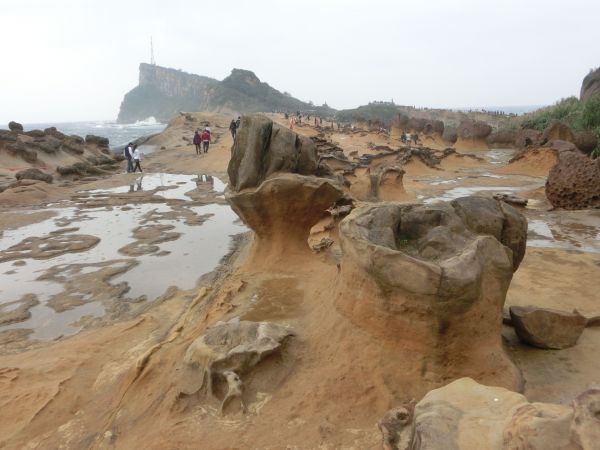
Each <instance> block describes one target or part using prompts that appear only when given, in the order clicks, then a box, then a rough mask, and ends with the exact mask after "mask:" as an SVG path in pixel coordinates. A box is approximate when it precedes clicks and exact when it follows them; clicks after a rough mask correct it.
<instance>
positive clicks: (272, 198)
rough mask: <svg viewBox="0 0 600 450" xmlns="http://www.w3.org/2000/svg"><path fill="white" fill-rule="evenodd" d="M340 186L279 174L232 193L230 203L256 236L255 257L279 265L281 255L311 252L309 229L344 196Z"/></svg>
mask: <svg viewBox="0 0 600 450" xmlns="http://www.w3.org/2000/svg"><path fill="white" fill-rule="evenodd" d="M343 195H344V194H343V192H342V190H341V188H340V187H338V186H336V185H334V184H333V183H332V182H331V181H329V180H327V179H325V178H317V177H310V176H303V175H297V174H291V173H287V174H280V175H278V176H275V177H273V178H270V179H268V180H266V181H264V182H263V183H261V185H260V186H259V187H258V188H257V189H245V190H244V191H242V192H238V193H229V194H228V195H227V200H228V201H229V203H230V204H231V207H232V209H233V210H234V211H235V212H236V214H237V215H238V216H240V218H241V219H242V220H243V221H244V223H245V224H246V225H248V226H249V227H250V228H252V230H253V231H254V232H255V233H256V238H255V243H254V247H253V255H254V256H255V257H256V258H258V259H260V260H261V261H263V262H265V263H266V262H268V261H269V260H271V261H272V262H273V263H275V262H276V260H277V258H278V257H279V256H281V255H286V254H287V255H288V256H289V255H291V254H292V253H293V252H304V251H309V250H310V249H309V247H308V244H307V240H308V237H309V235H310V229H311V227H312V226H313V225H315V224H316V223H317V222H318V221H319V219H320V218H321V217H323V215H324V214H325V213H326V210H327V209H328V208H329V207H330V206H332V205H333V204H334V203H335V202H336V201H337V200H339V199H340V198H342V197H343Z"/></svg>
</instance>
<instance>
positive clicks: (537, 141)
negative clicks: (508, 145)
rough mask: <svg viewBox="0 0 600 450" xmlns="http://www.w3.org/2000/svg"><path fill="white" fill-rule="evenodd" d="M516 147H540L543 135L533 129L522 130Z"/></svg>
mask: <svg viewBox="0 0 600 450" xmlns="http://www.w3.org/2000/svg"><path fill="white" fill-rule="evenodd" d="M515 145H516V146H517V147H529V146H530V145H533V146H540V145H542V133H541V131H538V130H533V129H531V128H524V129H521V130H519V132H518V133H517V137H516V139H515Z"/></svg>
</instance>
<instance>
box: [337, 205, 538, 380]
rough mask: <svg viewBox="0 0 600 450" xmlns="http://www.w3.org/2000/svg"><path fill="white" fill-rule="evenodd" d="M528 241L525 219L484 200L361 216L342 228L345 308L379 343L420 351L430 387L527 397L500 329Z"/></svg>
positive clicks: (379, 208)
mask: <svg viewBox="0 0 600 450" xmlns="http://www.w3.org/2000/svg"><path fill="white" fill-rule="evenodd" d="M526 234H527V222H526V220H525V218H524V217H523V216H522V215H521V214H520V213H519V212H518V211H517V210H515V209H514V208H512V207H511V206H509V205H507V204H505V203H502V202H498V201H496V200H493V199H488V198H483V197H465V198H461V199H457V200H454V201H452V202H450V203H438V204H432V205H402V204H397V203H384V204H377V205H371V206H365V207H362V208H359V209H356V210H354V211H353V212H352V213H351V214H350V215H349V216H348V217H347V218H346V219H344V220H343V221H342V222H341V224H340V240H341V246H342V251H343V257H342V263H341V274H340V280H339V283H338V287H337V292H336V307H337V308H338V310H339V311H340V312H342V313H343V314H344V315H345V316H346V317H347V318H348V319H350V320H351V321H352V322H353V323H354V324H355V325H356V326H358V327H360V328H363V329H364V330H366V331H367V332H369V333H371V334H372V335H375V336H380V337H383V338H385V339H386V340H391V341H395V342H397V344H398V345H401V346H410V348H411V349H413V350H414V352H415V354H419V355H422V357H423V360H424V366H426V367H427V369H426V370H427V371H428V372H430V374H431V375H430V377H434V378H435V379H437V380H440V381H441V380H447V379H451V378H456V377H460V376H467V375H468V376H473V377H475V378H476V379H478V380H481V381H486V382H490V383H494V384H496V385H502V386H507V387H510V388H513V389H518V388H519V386H520V382H521V380H520V375H519V373H518V371H517V370H516V368H515V367H514V366H513V364H512V363H511V362H510V360H509V359H508V357H507V356H506V354H505V353H504V350H503V349H502V345H501V339H500V328H501V322H502V308H503V305H504V301H505V297H506V292H507V290H508V286H509V284H510V281H511V279H512V274H513V272H514V271H515V270H516V269H517V268H518V266H519V263H520V262H521V260H522V258H523V256H524V253H525V242H526Z"/></svg>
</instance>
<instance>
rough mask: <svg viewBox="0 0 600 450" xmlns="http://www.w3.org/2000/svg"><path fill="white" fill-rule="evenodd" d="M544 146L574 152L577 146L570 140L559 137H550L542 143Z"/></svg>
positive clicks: (559, 150) (557, 150) (558, 150)
mask: <svg viewBox="0 0 600 450" xmlns="http://www.w3.org/2000/svg"><path fill="white" fill-rule="evenodd" d="M544 147H547V148H550V149H552V150H554V151H556V152H576V151H577V147H576V146H575V144H573V143H572V142H570V141H563V140H561V139H552V140H551V141H548V142H546V143H545V144H544Z"/></svg>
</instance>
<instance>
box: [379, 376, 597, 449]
mask: <svg viewBox="0 0 600 450" xmlns="http://www.w3.org/2000/svg"><path fill="white" fill-rule="evenodd" d="M598 405H600V390H598V389H590V390H587V391H585V392H584V393H582V394H581V395H580V396H578V397H577V398H576V399H575V401H574V402H573V405H558V404H551V403H530V402H529V401H527V399H526V398H525V397H524V396H523V395H521V394H518V393H516V392H511V391H509V390H506V389H503V388H500V387H492V386H483V385H481V384H478V383H476V382H475V381H473V380H472V379H470V378H461V379H459V380H456V381H454V382H452V383H450V384H448V385H446V386H444V387H442V388H439V389H434V390H432V391H430V392H429V393H427V395H425V397H423V399H421V401H419V402H418V403H417V404H416V406H415V407H414V411H413V412H411V411H410V409H407V408H396V410H395V411H397V412H396V416H397V417H398V418H397V419H395V418H394V417H392V414H393V412H394V410H393V411H390V412H389V413H388V414H386V416H385V417H384V419H383V420H382V422H384V421H385V423H386V424H387V423H391V424H392V426H391V427H388V428H385V429H384V428H382V427H381V426H380V429H381V430H382V434H383V438H384V445H383V448H384V449H386V450H387V449H390V450H440V449H444V450H481V449H486V450H525V449H527V450H597V449H598V448H599V447H598V442H600V426H599V424H598V412H599V410H600V407H599V406H598ZM390 417H391V418H392V419H395V420H390ZM389 428H391V429H392V433H390V432H387V433H386V432H384V430H385V431H387V430H388V429H389ZM390 437H391V439H390ZM386 439H387V441H386ZM390 443H391V444H390ZM386 445H387V446H386Z"/></svg>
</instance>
